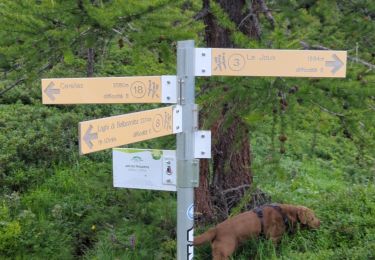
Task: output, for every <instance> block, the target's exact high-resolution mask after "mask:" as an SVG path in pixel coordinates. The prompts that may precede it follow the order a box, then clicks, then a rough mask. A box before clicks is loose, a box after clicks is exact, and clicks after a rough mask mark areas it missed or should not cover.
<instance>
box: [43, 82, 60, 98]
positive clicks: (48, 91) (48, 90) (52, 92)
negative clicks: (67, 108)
mask: <svg viewBox="0 0 375 260" xmlns="http://www.w3.org/2000/svg"><path fill="white" fill-rule="evenodd" d="M54 86H55V83H53V81H51V83H49V84H48V87H46V89H45V90H44V93H46V95H47V96H48V97H49V98H50V99H51V100H52V101H55V96H54V95H58V94H60V89H58V88H53V87H54Z"/></svg>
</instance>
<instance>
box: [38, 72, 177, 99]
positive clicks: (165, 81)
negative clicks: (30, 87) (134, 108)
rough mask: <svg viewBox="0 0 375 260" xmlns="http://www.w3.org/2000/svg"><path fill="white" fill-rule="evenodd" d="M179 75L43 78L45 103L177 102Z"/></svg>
mask: <svg viewBox="0 0 375 260" xmlns="http://www.w3.org/2000/svg"><path fill="white" fill-rule="evenodd" d="M176 90H177V89H176V76H147V77H110V78H69V79H67V78H65V79H42V100H43V104H55V105H56V104H115V103H176Z"/></svg>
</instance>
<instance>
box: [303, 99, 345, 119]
mask: <svg viewBox="0 0 375 260" xmlns="http://www.w3.org/2000/svg"><path fill="white" fill-rule="evenodd" d="M310 102H311V103H313V104H314V105H317V106H318V107H319V108H320V109H321V110H323V111H324V112H327V113H328V114H331V115H334V116H338V117H340V118H342V117H345V115H343V114H340V113H336V112H332V111H330V110H328V109H327V108H325V107H323V106H321V105H320V104H318V103H316V102H314V101H312V100H310Z"/></svg>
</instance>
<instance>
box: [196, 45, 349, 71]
mask: <svg viewBox="0 0 375 260" xmlns="http://www.w3.org/2000/svg"><path fill="white" fill-rule="evenodd" d="M346 58H347V53H346V51H331V50H273V49H215V48H213V49H205V48H198V49H196V75H197V76H214V75H217V76H278V77H327V78H343V77H345V75H346Z"/></svg>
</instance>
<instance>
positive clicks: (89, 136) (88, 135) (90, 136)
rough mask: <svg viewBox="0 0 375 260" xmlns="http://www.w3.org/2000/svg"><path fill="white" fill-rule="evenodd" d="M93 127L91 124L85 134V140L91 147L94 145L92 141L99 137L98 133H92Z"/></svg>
mask: <svg viewBox="0 0 375 260" xmlns="http://www.w3.org/2000/svg"><path fill="white" fill-rule="evenodd" d="M92 129H93V126H92V125H90V127H89V129H87V131H86V133H85V135H84V136H83V140H84V141H85V143H86V144H87V146H88V147H89V148H90V149H91V148H92V147H93V146H94V145H93V144H92V142H91V141H92V140H96V139H98V134H97V133H91V131H92Z"/></svg>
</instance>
